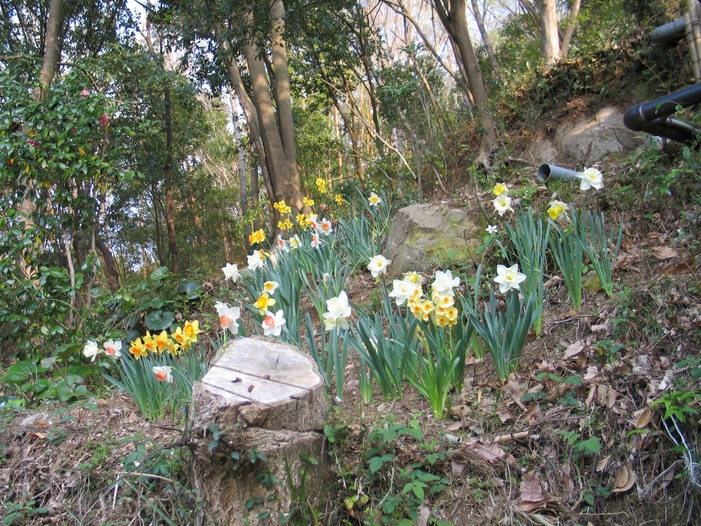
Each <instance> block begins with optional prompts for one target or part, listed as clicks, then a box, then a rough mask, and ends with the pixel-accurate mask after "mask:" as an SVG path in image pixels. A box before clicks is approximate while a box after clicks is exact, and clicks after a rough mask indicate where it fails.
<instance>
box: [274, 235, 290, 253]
mask: <svg viewBox="0 0 701 526" xmlns="http://www.w3.org/2000/svg"><path fill="white" fill-rule="evenodd" d="M287 245H288V243H287V241H286V240H284V239H282V234H278V236H277V248H278V249H279V250H282V251H283V252H289V251H290V247H288V246H287Z"/></svg>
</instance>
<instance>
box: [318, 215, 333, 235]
mask: <svg viewBox="0 0 701 526" xmlns="http://www.w3.org/2000/svg"><path fill="white" fill-rule="evenodd" d="M317 232H319V233H321V234H324V235H325V236H328V235H329V234H330V233H331V232H333V225H332V224H331V221H329V220H328V219H326V218H324V219H322V220H321V223H319V228H318V229H317Z"/></svg>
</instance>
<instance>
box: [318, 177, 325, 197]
mask: <svg viewBox="0 0 701 526" xmlns="http://www.w3.org/2000/svg"><path fill="white" fill-rule="evenodd" d="M316 188H317V190H319V192H321V193H322V194H325V193H326V179H322V178H321V177H317V178H316Z"/></svg>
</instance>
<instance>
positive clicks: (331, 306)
mask: <svg viewBox="0 0 701 526" xmlns="http://www.w3.org/2000/svg"><path fill="white" fill-rule="evenodd" d="M326 309H327V311H326V312H325V313H324V325H326V330H327V331H330V330H332V329H335V328H337V327H340V328H341V329H347V328H348V321H347V320H346V318H349V317H350V315H351V307H350V304H349V303H348V295H347V294H346V291H345V290H342V291H341V293H340V294H339V295H338V297H336V298H331V299H330V300H326Z"/></svg>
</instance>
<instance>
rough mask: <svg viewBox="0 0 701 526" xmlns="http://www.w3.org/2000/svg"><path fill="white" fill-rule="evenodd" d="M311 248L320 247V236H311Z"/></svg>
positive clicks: (315, 234)
mask: <svg viewBox="0 0 701 526" xmlns="http://www.w3.org/2000/svg"><path fill="white" fill-rule="evenodd" d="M310 245H311V247H312V248H319V247H320V246H321V236H319V234H317V233H314V234H312V242H311V243H310Z"/></svg>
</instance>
